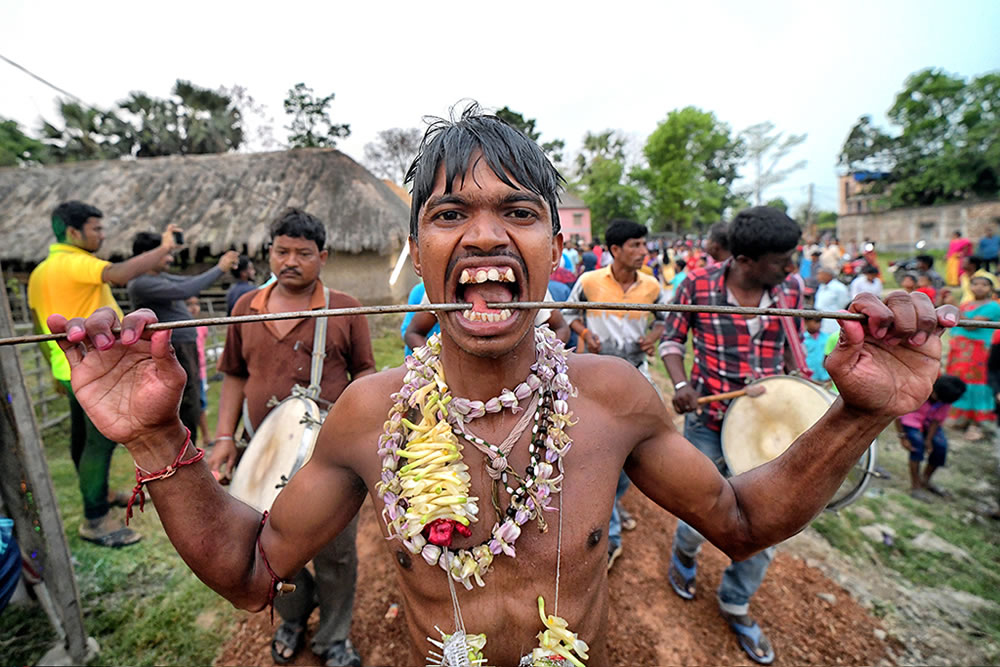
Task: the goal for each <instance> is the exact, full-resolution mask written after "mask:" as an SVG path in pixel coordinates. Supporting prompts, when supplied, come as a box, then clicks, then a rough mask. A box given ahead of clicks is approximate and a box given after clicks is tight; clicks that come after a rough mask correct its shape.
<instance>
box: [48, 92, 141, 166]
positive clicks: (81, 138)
mask: <svg viewBox="0 0 1000 667" xmlns="http://www.w3.org/2000/svg"><path fill="white" fill-rule="evenodd" d="M58 108H59V115H60V116H61V117H62V127H58V126H57V125H53V124H52V123H49V122H48V121H46V120H44V119H43V120H42V126H41V129H40V134H41V135H42V139H41V140H42V142H43V143H44V144H45V145H46V147H47V150H48V152H49V154H50V155H51V156H52V158H53V159H54V160H55V161H57V162H77V161H80V160H103V159H111V158H117V157H121V156H122V155H128V154H129V142H128V141H127V140H125V141H123V135H124V134H127V131H126V130H127V128H125V127H124V126H123V124H122V121H121V119H120V118H118V116H116V115H115V113H114V112H113V111H103V110H99V109H93V108H90V107H85V106H83V105H81V104H78V103H76V102H68V101H65V100H62V101H60V102H59V107H58Z"/></svg>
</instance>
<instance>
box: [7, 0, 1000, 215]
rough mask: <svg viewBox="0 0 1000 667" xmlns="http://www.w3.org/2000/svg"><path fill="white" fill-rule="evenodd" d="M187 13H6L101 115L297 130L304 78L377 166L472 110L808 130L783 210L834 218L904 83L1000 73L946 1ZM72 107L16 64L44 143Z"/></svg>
mask: <svg viewBox="0 0 1000 667" xmlns="http://www.w3.org/2000/svg"><path fill="white" fill-rule="evenodd" d="M347 5H348V3H322V4H320V3H298V2H291V1H285V2H281V3H266V4H265V3H258V2H249V1H247V2H241V3H232V4H231V6H230V7H229V8H228V9H227V8H225V7H224V5H223V3H217V2H209V1H207V0H202V1H201V2H172V3H169V4H165V3H143V2H130V3H121V4H118V5H117V6H116V5H114V4H113V3H110V2H101V3H81V2H73V3H52V2H37V1H35V2H19V1H11V0H5V1H4V2H3V3H2V4H0V26H2V34H3V39H2V40H0V53H2V54H3V55H4V56H6V57H7V58H10V59H11V60H14V61H16V62H18V63H20V64H21V65H23V66H25V67H27V68H28V69H30V70H33V71H34V72H35V73H37V74H39V75H40V76H42V77H44V78H46V79H48V80H49V81H51V82H52V83H54V84H55V85H57V86H60V87H62V88H65V89H66V90H68V91H69V92H71V93H73V94H75V95H78V96H79V97H81V98H82V99H83V100H85V101H86V102H88V103H90V104H94V105H97V106H100V107H108V106H110V105H112V104H114V103H115V102H116V101H118V100H120V99H122V98H123V97H125V96H126V95H127V94H128V92H130V91H132V90H143V91H145V92H147V93H150V94H152V95H157V96H166V95H167V94H168V93H169V91H170V88H171V86H172V85H173V83H174V81H175V80H176V79H178V78H184V79H189V80H191V81H193V82H194V83H196V84H198V85H202V86H206V87H211V88H215V87H218V86H222V85H225V86H232V85H234V84H240V85H242V86H245V87H246V88H247V89H248V90H249V92H250V94H251V95H253V96H254V97H255V98H256V99H257V100H258V101H259V102H262V103H264V104H265V105H266V106H267V109H268V112H269V113H270V114H271V115H272V116H273V117H274V118H275V119H276V126H275V130H276V132H275V134H276V137H277V138H278V139H280V140H284V139H285V137H286V132H285V131H284V129H283V128H282V125H284V123H285V119H284V117H283V110H282V106H281V103H282V100H283V99H284V97H285V94H286V92H287V90H288V89H289V88H290V87H291V86H292V85H294V84H295V83H298V82H300V81H301V82H305V83H306V84H307V85H309V86H310V87H312V88H313V89H314V90H315V91H316V92H317V93H318V94H327V93H329V92H334V93H336V100H335V101H334V104H333V107H332V109H333V116H334V120H335V121H336V122H346V123H350V125H351V130H352V134H351V137H350V138H349V139H346V140H344V141H343V142H342V143H341V144H340V145H339V148H341V150H343V151H345V152H346V153H348V154H349V155H351V156H352V157H354V158H355V159H356V160H358V161H360V160H361V157H362V155H363V151H364V146H365V144H366V143H368V142H369V141H371V140H372V139H373V138H374V136H375V134H376V133H377V132H378V131H379V130H382V129H386V128H390V127H414V126H421V118H422V117H423V116H424V115H446V114H447V113H448V109H449V107H451V106H452V105H453V104H455V102H457V101H458V100H461V99H463V98H474V99H477V100H478V101H479V102H481V103H482V104H484V105H487V106H491V107H494V108H496V107H502V106H504V105H508V106H510V107H511V108H513V109H514V110H516V111H519V112H521V113H523V114H524V115H525V116H527V117H530V118H535V119H537V122H538V124H537V128H538V129H539V130H541V132H542V140H549V139H553V138H562V139H565V140H566V144H567V150H568V153H569V154H570V155H572V154H573V153H574V152H575V151H576V150H577V149H578V147H579V145H580V142H581V140H582V137H583V135H584V133H585V132H587V131H588V130H590V131H600V130H604V129H606V128H615V129H620V130H623V131H624V132H626V133H627V134H628V135H630V136H631V137H633V138H634V141H635V142H636V145H637V146H641V142H643V141H644V140H645V137H646V136H647V135H648V134H649V133H650V132H651V131H652V130H653V129H654V128H655V127H656V125H657V123H659V122H660V121H662V120H663V119H664V118H665V117H666V115H667V113H668V112H669V111H670V110H672V109H676V108H681V107H684V106H687V105H694V106H697V107H700V108H702V109H704V110H709V111H713V112H715V114H716V115H717V116H718V118H719V119H720V120H722V121H724V122H726V123H729V125H730V126H731V127H732V128H733V129H734V130H737V131H739V130H742V129H743V128H745V127H747V126H749V125H751V124H753V123H757V122H760V121H764V120H770V121H773V122H774V123H776V124H777V126H778V128H779V129H781V130H784V131H786V132H793V133H808V135H809V136H808V140H807V141H806V143H804V144H803V145H802V146H801V147H800V148H799V149H797V151H796V153H795V154H793V155H792V156H791V157H790V158H789V162H794V161H795V160H798V159H804V160H808V166H807V167H806V168H805V169H803V170H801V171H800V172H797V173H796V174H795V175H793V176H792V177H790V178H789V179H788V180H787V181H786V182H785V183H783V184H781V185H778V186H774V187H773V188H772V189H771V190H769V191H768V192H767V193H766V195H767V196H768V197H774V196H783V197H785V198H786V199H787V200H789V201H790V202H791V203H792V204H793V205H795V204H798V203H800V202H802V201H804V200H805V198H806V189H807V186H808V184H809V183H810V182H812V183H815V187H816V199H817V202H816V203H817V204H818V205H819V206H820V207H822V208H827V209H835V207H836V187H835V186H836V168H835V163H836V156H837V154H838V152H839V149H840V147H841V145H842V143H843V140H844V137H845V136H846V134H847V132H848V130H849V129H850V127H851V125H852V124H853V123H854V121H855V120H856V119H857V117H858V116H860V115H862V114H872V115H874V116H875V117H876V119H878V120H879V122H880V123H882V122H884V112H885V110H886V109H888V107H889V106H890V105H891V104H892V101H893V98H894V96H895V94H896V93H897V92H898V91H899V90H900V89H901V88H902V86H903V81H904V79H905V78H906V76H907V75H908V74H910V73H912V72H915V71H917V70H919V69H921V68H924V67H928V66H934V67H942V68H944V69H946V70H948V71H950V72H952V73H957V74H961V75H964V76H970V75H976V74H981V73H984V72H987V71H991V70H997V69H1000V40H998V37H997V36H998V35H1000V1H997V0H977V1H962V0H957V1H955V2H943V1H940V0H938V1H936V2H931V1H929V0H906V1H905V2H902V1H892V2H880V1H877V0H866V1H864V2H828V3H821V2H799V1H790V2H766V3H765V2H753V3H751V2H745V1H734V2H711V1H705V0H699V1H698V2H685V3H676V4H674V3H665V2H660V3H651V2H631V1H628V0H616V1H615V2H601V3H594V2H573V3H570V2H559V3H556V2H545V1H544V0H535V1H534V2H513V1H512V2H506V3H473V2H467V1H466V2H454V3H435V2H430V1H427V2H423V3H414V2H399V3H396V2H371V3H368V2H356V3H351V6H347ZM55 96H56V93H55V92H54V91H52V90H51V89H49V88H47V87H45V86H44V85H42V84H41V83H38V82H37V81H35V80H33V79H31V78H29V77H28V76H27V75H25V74H24V73H22V72H20V71H18V70H17V69H15V68H13V67H11V66H9V65H7V64H6V63H3V62H2V61H0V115H2V116H6V117H8V118H13V119H15V120H17V121H19V122H20V123H21V124H22V125H23V126H27V127H28V128H30V129H31V130H35V129H36V128H37V126H38V124H39V119H40V118H41V117H42V116H44V117H46V118H49V119H54V118H55V117H56V112H55V103H54V98H55Z"/></svg>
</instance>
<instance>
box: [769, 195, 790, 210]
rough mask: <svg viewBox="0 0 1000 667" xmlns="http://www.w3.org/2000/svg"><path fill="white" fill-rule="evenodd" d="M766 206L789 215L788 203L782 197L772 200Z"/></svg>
mask: <svg viewBox="0 0 1000 667" xmlns="http://www.w3.org/2000/svg"><path fill="white" fill-rule="evenodd" d="M764 205H765V206H770V207H771V208H776V209H778V210H779V211H781V212H782V213H788V202H786V201H785V200H784V199H782V198H781V197H777V198H775V199H772V200H771V201H769V202H767V203H766V204H764Z"/></svg>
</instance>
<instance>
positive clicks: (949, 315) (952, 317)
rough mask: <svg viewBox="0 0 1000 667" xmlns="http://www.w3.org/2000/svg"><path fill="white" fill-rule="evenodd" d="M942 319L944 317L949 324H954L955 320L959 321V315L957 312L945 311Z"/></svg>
mask: <svg viewBox="0 0 1000 667" xmlns="http://www.w3.org/2000/svg"><path fill="white" fill-rule="evenodd" d="M941 319H943V320H944V321H945V322H947V323H948V324H954V323H955V322H958V317H956V316H955V313H945V314H944V316H943V317H942V318H941Z"/></svg>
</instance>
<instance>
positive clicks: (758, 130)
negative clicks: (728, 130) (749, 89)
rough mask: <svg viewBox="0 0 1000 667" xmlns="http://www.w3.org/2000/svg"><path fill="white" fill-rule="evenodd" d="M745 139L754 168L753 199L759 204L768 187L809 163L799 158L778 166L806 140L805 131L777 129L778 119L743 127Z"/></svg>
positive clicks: (747, 153) (748, 159) (747, 156)
mask: <svg viewBox="0 0 1000 667" xmlns="http://www.w3.org/2000/svg"><path fill="white" fill-rule="evenodd" d="M742 139H743V142H744V144H745V146H746V158H747V162H748V163H749V164H750V167H751V168H752V169H753V176H751V182H752V183H753V196H754V199H753V201H754V204H755V205H757V206H760V205H761V202H762V201H763V197H764V191H765V190H766V189H767V188H769V187H771V186H772V185H777V184H778V183H781V182H782V181H784V180H785V179H786V178H788V175H789V174H791V173H792V172H793V171H796V170H798V169H802V168H803V167H805V166H806V161H805V160H799V161H798V162H796V163H795V164H793V165H792V166H790V167H784V168H779V167H778V163H780V162H781V160H783V159H784V158H785V157H787V156H788V154H789V153H790V152H791V151H792V149H793V148H795V147H796V146H799V145H800V144H802V142H804V141H805V140H806V135H804V134H790V135H788V136H787V137H786V136H784V133H783V132H775V125H774V123H772V122H770V121H765V122H763V123H757V124H756V125H751V126H750V127H748V128H747V129H745V130H743V134H742Z"/></svg>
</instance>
